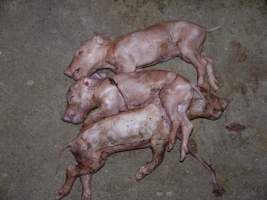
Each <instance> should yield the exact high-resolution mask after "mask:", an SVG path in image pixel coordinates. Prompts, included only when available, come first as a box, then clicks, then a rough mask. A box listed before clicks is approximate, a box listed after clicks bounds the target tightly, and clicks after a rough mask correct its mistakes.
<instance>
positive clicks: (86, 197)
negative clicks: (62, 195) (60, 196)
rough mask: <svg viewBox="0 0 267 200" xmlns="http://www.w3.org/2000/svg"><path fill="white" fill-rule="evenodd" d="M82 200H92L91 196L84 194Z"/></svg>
mask: <svg viewBox="0 0 267 200" xmlns="http://www.w3.org/2000/svg"><path fill="white" fill-rule="evenodd" d="M81 200H91V195H90V194H83V195H82V198H81Z"/></svg>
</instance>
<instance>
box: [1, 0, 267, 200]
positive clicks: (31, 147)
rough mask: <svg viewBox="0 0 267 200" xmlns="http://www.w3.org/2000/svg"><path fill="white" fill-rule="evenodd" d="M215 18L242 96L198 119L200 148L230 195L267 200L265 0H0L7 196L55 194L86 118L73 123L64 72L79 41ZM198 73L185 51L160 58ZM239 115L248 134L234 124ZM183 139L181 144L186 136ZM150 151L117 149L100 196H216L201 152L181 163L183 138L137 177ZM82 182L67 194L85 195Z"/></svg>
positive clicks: (30, 198) (223, 70)
mask: <svg viewBox="0 0 267 200" xmlns="http://www.w3.org/2000/svg"><path fill="white" fill-rule="evenodd" d="M178 18H182V19H188V20H192V21H194V22H197V23H199V24H202V25H204V26H206V27H213V26H216V25H218V24H221V23H223V22H224V25H223V27H222V28H221V29H220V30H218V31H216V32H213V33H210V34H209V35H208V38H207V41H206V43H205V52H206V54H208V55H210V56H211V57H213V58H214V59H215V61H216V66H215V72H216V75H217V77H219V79H220V81H221V83H223V85H222V88H221V90H220V94H221V95H222V96H225V97H228V98H231V99H232V103H231V104H230V106H229V108H228V110H227V111H226V113H225V114H224V115H223V117H222V118H221V119H220V120H218V121H214V122H213V121H207V120H196V121H194V125H195V129H194V133H193V137H194V139H195V140H196V141H197V143H198V146H197V147H198V152H199V153H200V154H201V155H202V156H203V157H205V158H206V159H207V160H208V161H209V162H211V163H212V164H213V166H214V167H215V168H216V170H217V173H218V176H219V179H220V180H221V182H222V183H223V185H224V186H225V189H226V193H225V195H224V196H223V197H219V198H218V199H220V200H264V199H267V132H266V130H267V125H266V124H267V121H266V119H267V112H266V110H267V105H266V104H267V66H266V64H267V57H266V50H267V28H266V27H267V2H266V1H260V0H240V1H237V0H225V1H220V0H216V1H215V0H203V1H200V0H187V1H186V0H185V1H178V0H177V1H174V0H169V1H168V0H162V1H160V0H154V1H152V0H113V1H112V0H110V1H108V0H106V1H104V0H91V1H89V0H88V1H78V0H65V1H59V0H58V1H56V0H43V1H41V0H1V1H0V105H1V106H0V113H1V114H0V152H1V153H0V200H26V199H27V200H43V199H54V193H55V191H56V189H57V188H58V187H59V186H61V184H62V183H63V180H64V170H65V166H67V165H68V164H70V163H73V162H74V161H73V158H72V156H71V155H70V153H68V152H65V153H64V154H63V157H62V159H61V162H60V163H61V164H60V169H59V173H58V174H57V175H56V165H57V163H58V161H59V158H58V152H59V150H60V149H61V148H62V147H63V146H64V145H65V144H67V143H68V142H69V141H70V140H71V139H72V138H73V137H74V136H75V135H76V134H77V132H78V129H79V127H78V126H74V125H70V124H66V123H63V122H62V121H61V116H62V113H63V110H64V106H65V93H66V90H67V88H68V86H69V85H70V84H71V83H72V81H71V80H70V79H68V78H67V77H65V76H64V75H63V70H64V69H65V68H66V66H67V65H68V64H69V62H70V60H71V58H72V54H73V53H74V50H75V49H76V48H77V47H78V46H79V45H80V44H81V42H83V41H85V40H86V39H87V38H89V37H90V36H92V35H93V32H94V31H97V32H101V33H107V34H109V35H113V36H116V35H120V34H122V33H127V32H129V31H132V30H135V29H139V28H142V27H145V26H147V25H149V24H152V23H155V22H158V21H162V20H169V19H178ZM157 67H158V68H164V69H171V70H174V71H177V72H180V73H181V74H183V75H185V76H186V77H189V78H190V79H191V80H193V81H195V79H196V77H195V72H194V70H193V67H191V66H190V65H187V64H185V63H183V62H181V61H180V60H179V59H178V58H177V59H174V60H171V61H169V62H167V63H162V64H160V65H157ZM231 122H237V123H240V124H242V125H245V126H246V129H245V130H244V131H243V132H242V133H235V132H229V131H227V130H226V129H225V126H226V125H228V124H229V123H231ZM177 146H178V145H177ZM149 159H150V152H149V151H148V150H139V151H132V152H127V153H120V154H117V155H114V156H112V157H111V158H110V159H109V160H108V162H107V163H106V165H105V167H104V168H103V169H102V170H101V171H100V172H99V173H97V174H96V175H95V176H94V179H93V199H94V200H100V199H103V200H104V199H105V200H111V199H117V200H123V199H127V200H134V199H138V200H152V199H153V200H154V199H155V200H156V199H170V200H171V199H175V200H180V199H181V200H192V199H194V200H202V199H203V200H204V199H205V200H211V199H215V197H213V195H212V193H211V185H210V184H209V182H208V180H207V177H208V176H207V173H206V172H205V171H204V170H203V169H202V168H201V167H200V166H199V165H198V164H196V163H195V162H194V161H193V160H192V159H191V158H188V159H187V160H186V161H185V162H184V163H179V162H178V150H177V147H176V149H175V150H174V151H172V152H171V153H168V154H166V158H165V161H164V162H163V163H162V165H161V166H160V167H159V168H158V169H157V170H156V171H155V172H154V173H153V174H151V175H150V176H148V177H147V178H145V179H144V180H143V181H141V182H138V183H137V182H135V181H134V179H133V177H134V174H135V172H136V170H137V169H138V168H139V167H140V166H141V165H142V164H143V163H144V162H146V161H148V160H149ZM80 191H81V188H80V184H79V182H76V184H75V187H74V188H73V191H72V193H71V194H70V196H69V197H68V198H66V199H79V198H80Z"/></svg>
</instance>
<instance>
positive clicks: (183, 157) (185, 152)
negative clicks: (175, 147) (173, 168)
mask: <svg viewBox="0 0 267 200" xmlns="http://www.w3.org/2000/svg"><path fill="white" fill-rule="evenodd" d="M187 153H188V148H187V147H186V146H184V147H183V146H182V148H181V156H180V162H183V161H184V160H185V156H186V154H187Z"/></svg>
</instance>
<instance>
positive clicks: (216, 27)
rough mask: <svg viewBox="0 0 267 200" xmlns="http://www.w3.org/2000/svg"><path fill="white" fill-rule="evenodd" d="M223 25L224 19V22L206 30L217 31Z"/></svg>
mask: <svg viewBox="0 0 267 200" xmlns="http://www.w3.org/2000/svg"><path fill="white" fill-rule="evenodd" d="M223 25H224V20H223V22H222V23H221V24H220V25H219V26H215V27H213V28H209V29H206V31H207V32H213V31H216V30H218V29H220V28H222V26H223Z"/></svg>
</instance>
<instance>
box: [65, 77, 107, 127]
mask: <svg viewBox="0 0 267 200" xmlns="http://www.w3.org/2000/svg"><path fill="white" fill-rule="evenodd" d="M104 78H105V77H104V76H103V75H101V74H100V73H95V74H93V75H92V76H91V77H84V78H82V79H80V80H78V81H76V82H75V83H74V84H73V85H72V86H71V87H70V88H69V90H68V92H67V106H66V109H65V114H64V116H63V121H65V122H69V123H73V124H79V123H82V122H83V121H84V120H85V118H86V117H87V115H88V113H89V112H90V111H91V110H92V109H94V108H95V107H96V103H95V100H94V98H93V97H94V91H95V88H96V87H97V85H98V83H99V81H100V80H102V79H104Z"/></svg>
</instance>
